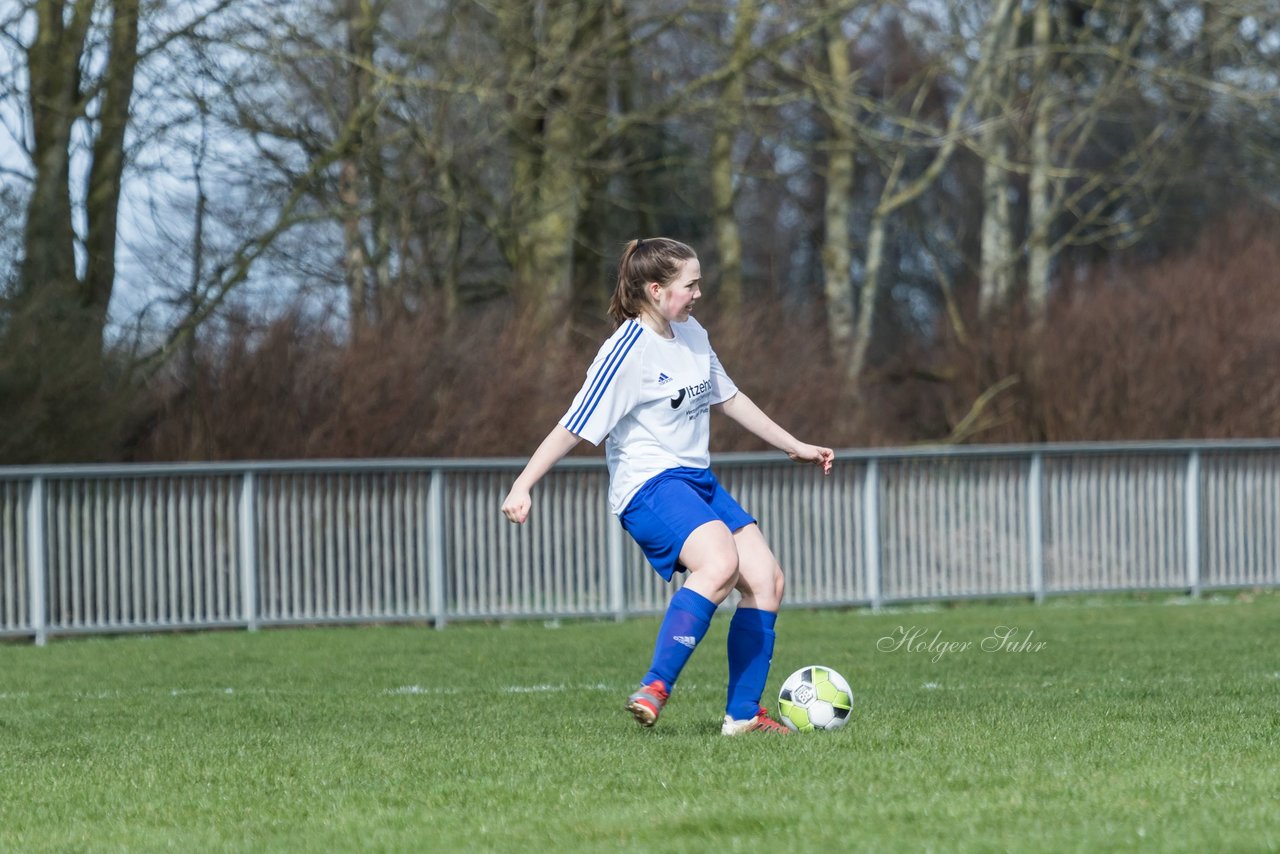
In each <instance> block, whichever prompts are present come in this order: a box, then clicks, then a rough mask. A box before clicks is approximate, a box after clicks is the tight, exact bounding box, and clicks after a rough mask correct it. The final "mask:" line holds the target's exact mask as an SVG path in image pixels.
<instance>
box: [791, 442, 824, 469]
mask: <svg viewBox="0 0 1280 854" xmlns="http://www.w3.org/2000/svg"><path fill="white" fill-rule="evenodd" d="M787 456H788V457H790V458H791V459H792V460H793V461H795V462H797V463H813V464H814V465H816V466H820V467H821V468H822V473H823V474H831V464H832V462H834V461H835V458H836V452H835V451H833V450H831V449H830V448H823V447H819V446H818V445H801V446H800V447H798V448H796V449H795V450H794V451H788V452H787Z"/></svg>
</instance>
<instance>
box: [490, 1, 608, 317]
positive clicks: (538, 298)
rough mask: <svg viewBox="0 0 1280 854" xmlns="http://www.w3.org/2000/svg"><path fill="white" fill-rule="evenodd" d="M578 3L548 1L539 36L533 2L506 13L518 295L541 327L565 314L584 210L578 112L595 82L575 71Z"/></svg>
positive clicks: (515, 290)
mask: <svg viewBox="0 0 1280 854" xmlns="http://www.w3.org/2000/svg"><path fill="white" fill-rule="evenodd" d="M579 5H580V4H578V3H549V4H547V6H546V9H545V10H544V12H545V33H544V34H542V35H541V36H540V35H539V34H538V31H537V29H536V27H535V26H534V24H535V19H536V16H535V14H534V11H535V9H534V6H535V4H532V3H530V4H522V3H515V4H513V5H512V6H506V7H504V9H503V11H502V22H503V30H504V39H503V41H504V44H505V45H506V50H505V51H504V54H505V53H508V52H509V57H510V58H509V60H508V61H509V62H510V65H509V67H508V71H509V74H510V80H509V83H508V85H509V86H511V87H512V91H513V98H512V100H513V101H514V107H513V116H512V131H511V132H512V142H513V147H514V149H515V164H514V167H513V172H514V174H513V182H512V187H511V194H512V203H511V207H512V227H513V229H514V235H513V240H512V247H513V249H512V253H511V254H512V257H511V266H512V294H513V296H514V297H515V302H516V306H517V308H518V309H519V310H521V312H522V313H523V314H524V315H525V317H526V318H527V319H528V321H529V322H530V323H531V324H532V325H533V326H534V327H535V328H542V329H548V328H551V327H552V326H555V325H557V324H559V323H560V322H561V321H562V320H563V319H564V317H565V315H566V312H567V309H568V305H569V297H570V294H571V293H572V282H573V240H574V235H575V234H576V233H577V227H578V219H579V216H580V215H581V209H580V205H581V200H582V187H581V181H582V171H583V170H582V167H581V162H582V160H581V156H580V155H581V152H580V151H579V149H578V145H579V144H580V142H581V133H580V130H579V126H580V122H581V116H579V115H577V114H576V110H578V109H579V108H580V107H581V105H582V104H583V102H584V99H585V97H586V95H585V92H586V89H587V87H588V85H589V84H588V81H586V80H585V79H583V77H582V76H581V75H580V74H578V73H577V69H576V63H577V62H580V61H581V59H582V56H581V55H576V56H575V37H576V36H577V34H578V32H579V20H580V18H579V8H578V7H579ZM589 49H590V48H588V47H585V46H584V47H582V48H580V49H579V50H589Z"/></svg>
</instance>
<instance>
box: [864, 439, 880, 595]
mask: <svg viewBox="0 0 1280 854" xmlns="http://www.w3.org/2000/svg"><path fill="white" fill-rule="evenodd" d="M862 531H863V537H862V559H863V563H864V564H866V573H867V576H866V586H867V598H868V599H870V600H871V608H872V609H873V610H876V609H879V607H880V469H879V466H878V464H877V462H876V460H868V461H867V476H866V477H865V478H864V479H863V481H862Z"/></svg>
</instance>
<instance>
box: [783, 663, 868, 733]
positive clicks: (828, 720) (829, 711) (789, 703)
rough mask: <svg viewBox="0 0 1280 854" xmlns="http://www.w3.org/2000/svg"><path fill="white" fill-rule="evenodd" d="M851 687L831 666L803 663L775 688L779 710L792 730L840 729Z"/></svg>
mask: <svg viewBox="0 0 1280 854" xmlns="http://www.w3.org/2000/svg"><path fill="white" fill-rule="evenodd" d="M852 709H853V691H851V690H850V689H849V683H848V682H846V681H845V678H844V677H843V676H841V675H840V674H839V673H836V672H835V671H834V670H832V669H831V668H830V667H822V666H821V665H818V664H813V665H810V666H809V667H802V668H800V669H799V670H797V671H796V672H795V673H792V674H791V675H790V676H788V677H787V681H786V682H783V683H782V690H781V691H779V692H778V713H779V717H781V718H782V722H783V723H784V724H786V725H787V726H788V727H790V728H791V729H792V730H793V731H795V732H812V731H813V730H816V729H827V730H830V729H839V728H840V727H842V726H844V725H845V724H846V723H848V722H849V712H850V711H851V710H852Z"/></svg>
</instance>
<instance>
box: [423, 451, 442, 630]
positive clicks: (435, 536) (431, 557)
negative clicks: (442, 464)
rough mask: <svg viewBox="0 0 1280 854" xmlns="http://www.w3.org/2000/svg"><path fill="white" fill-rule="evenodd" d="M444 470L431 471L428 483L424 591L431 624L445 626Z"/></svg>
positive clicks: (437, 626) (439, 626)
mask: <svg viewBox="0 0 1280 854" xmlns="http://www.w3.org/2000/svg"><path fill="white" fill-rule="evenodd" d="M444 561H445V552H444V469H439V468H435V469H432V470H431V481H430V484H429V485H428V486H427V590H429V591H430V609H431V624H432V625H434V626H435V627H436V628H437V629H443V628H444V621H445V614H444V610H445V607H444Z"/></svg>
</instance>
